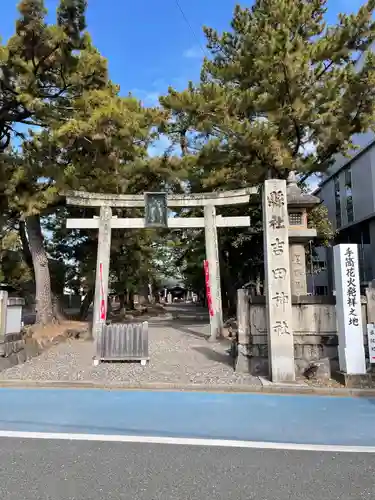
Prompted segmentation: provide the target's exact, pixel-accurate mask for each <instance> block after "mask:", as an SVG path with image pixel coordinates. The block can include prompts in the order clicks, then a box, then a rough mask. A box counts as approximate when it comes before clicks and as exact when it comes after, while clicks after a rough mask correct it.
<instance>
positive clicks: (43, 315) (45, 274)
mask: <svg viewBox="0 0 375 500" xmlns="http://www.w3.org/2000/svg"><path fill="white" fill-rule="evenodd" d="M26 230H27V236H28V240H29V248H30V253H31V257H32V261H33V267H34V275H35V300H36V322H37V323H38V324H42V325H47V324H48V323H51V322H52V321H53V320H54V319H55V318H54V313H53V307H52V291H51V277H50V273H49V267H48V257H47V252H46V249H45V248H44V239H43V234H42V228H41V225H40V217H39V215H32V216H29V217H27V218H26Z"/></svg>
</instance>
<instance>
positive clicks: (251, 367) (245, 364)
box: [235, 344, 269, 376]
mask: <svg viewBox="0 0 375 500" xmlns="http://www.w3.org/2000/svg"><path fill="white" fill-rule="evenodd" d="M249 352H250V347H249V346H248V345H244V344H239V345H238V355H237V359H236V364H235V371H236V373H245V374H248V375H253V376H268V373H269V367H268V358H263V357H260V356H250V355H249Z"/></svg>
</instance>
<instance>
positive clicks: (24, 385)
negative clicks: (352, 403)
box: [0, 380, 375, 398]
mask: <svg viewBox="0 0 375 500" xmlns="http://www.w3.org/2000/svg"><path fill="white" fill-rule="evenodd" d="M0 388H13V389H101V390H109V391H111V390H112V391H115V390H117V391H118V390H121V391H181V392H208V393H228V394H236V393H237V394H279V395H285V396H286V395H305V396H336V397H359V398H361V397H362V398H363V397H364V398H375V389H349V388H333V387H332V388H331V387H311V386H298V385H296V386H294V387H291V386H290V385H288V386H282V385H272V386H271V385H267V386H263V385H245V384H243V385H241V386H238V385H235V386H228V385H224V384H222V385H211V386H208V385H205V384H174V383H161V382H160V383H158V382H149V383H140V384H134V383H121V384H110V383H100V382H92V381H85V380H82V381H58V380H57V381H56V380H43V381H42V380H40V381H39V380H38V381H37V380H35V381H34V380H33V381H29V380H25V381H23V380H0Z"/></svg>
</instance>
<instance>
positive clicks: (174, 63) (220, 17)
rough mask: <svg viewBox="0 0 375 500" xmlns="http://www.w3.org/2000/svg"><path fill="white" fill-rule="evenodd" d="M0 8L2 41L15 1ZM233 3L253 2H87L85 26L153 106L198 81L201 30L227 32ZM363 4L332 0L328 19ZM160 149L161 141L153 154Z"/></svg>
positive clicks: (115, 71)
mask: <svg viewBox="0 0 375 500" xmlns="http://www.w3.org/2000/svg"><path fill="white" fill-rule="evenodd" d="M0 3H1V15H0V36H1V38H2V40H3V41H5V40H7V39H8V38H9V36H11V35H12V34H13V32H14V23H15V20H16V18H17V4H18V0H0ZM236 3H240V4H241V5H242V6H250V5H251V3H252V2H249V1H242V2H238V1H236V0H133V1H129V0H89V1H88V4H89V6H88V12H87V24H88V30H89V32H90V34H91V36H92V38H93V42H94V43H95V45H96V46H97V47H98V49H99V50H100V52H101V53H102V54H103V55H104V56H105V57H106V58H107V59H108V62H109V68H110V76H111V79H112V80H113V81H114V82H115V83H117V84H119V85H120V86H121V92H122V93H123V94H127V93H128V92H129V91H131V92H132V93H134V94H135V95H137V96H138V97H139V98H140V99H141V100H142V101H143V102H144V104H146V105H153V104H156V103H157V98H158V96H159V95H160V94H163V93H165V92H166V90H167V88H168V86H169V85H171V86H173V87H175V88H177V89H183V88H184V87H185V86H186V84H187V82H188V81H189V80H197V79H198V78H199V72H200V66H201V62H202V58H203V50H202V49H201V46H204V45H205V40H204V36H203V33H202V27H203V26H204V25H208V26H210V27H213V28H216V29H218V30H219V31H222V30H225V29H227V28H228V27H229V22H230V20H231V16H232V12H233V9H234V6H235V5H236ZM57 4H58V0H45V5H46V7H47V8H48V10H49V19H50V20H51V21H52V22H53V20H54V18H55V11H56V7H57ZM362 4H363V1H362V0H330V1H329V12H328V16H327V20H328V22H330V23H333V22H335V19H336V17H337V14H338V12H351V11H355V10H356V9H357V8H358V7H359V6H360V5H362ZM179 5H180V6H181V8H182V11H183V13H184V15H183V14H182V12H181V10H180V9H179ZM184 16H185V17H184ZM186 19H187V21H186ZM163 144H164V142H163V141H161V143H159V144H158V146H157V148H156V149H157V150H158V151H159V150H160V149H162V148H163ZM155 152H156V150H155Z"/></svg>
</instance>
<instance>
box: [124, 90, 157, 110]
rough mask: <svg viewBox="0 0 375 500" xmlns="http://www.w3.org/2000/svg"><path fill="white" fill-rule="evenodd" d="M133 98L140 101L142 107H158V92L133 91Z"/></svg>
mask: <svg viewBox="0 0 375 500" xmlns="http://www.w3.org/2000/svg"><path fill="white" fill-rule="evenodd" d="M131 93H132V94H133V96H135V97H137V98H138V99H140V100H141V101H142V103H143V105H144V106H158V105H159V96H160V92H157V91H154V90H143V89H133V90H132V91H131Z"/></svg>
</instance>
